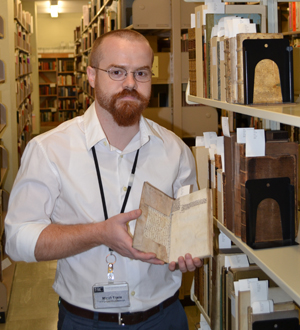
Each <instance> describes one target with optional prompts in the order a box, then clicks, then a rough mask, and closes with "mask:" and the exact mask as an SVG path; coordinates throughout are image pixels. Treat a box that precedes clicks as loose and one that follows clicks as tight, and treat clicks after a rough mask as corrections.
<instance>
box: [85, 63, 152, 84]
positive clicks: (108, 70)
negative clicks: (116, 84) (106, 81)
mask: <svg viewBox="0 0 300 330" xmlns="http://www.w3.org/2000/svg"><path fill="white" fill-rule="evenodd" d="M91 68H93V69H97V70H100V71H103V72H106V73H107V74H108V76H109V78H110V79H111V80H113V81H124V80H125V79H126V77H127V75H128V73H132V74H133V79H134V80H135V81H137V82H140V83H146V82H149V81H151V78H152V76H154V73H153V72H151V71H150V70H149V69H139V70H136V71H127V70H125V69H124V68H120V67H111V68H109V69H107V70H104V69H100V68H97V67H95V66H91ZM113 68H116V69H121V70H124V71H125V76H124V79H120V80H116V79H113V78H112V77H111V76H110V74H109V73H110V72H111V69H113ZM141 70H148V71H149V72H150V73H151V74H150V79H149V80H147V81H139V80H137V79H136V76H135V75H136V72H137V71H141Z"/></svg>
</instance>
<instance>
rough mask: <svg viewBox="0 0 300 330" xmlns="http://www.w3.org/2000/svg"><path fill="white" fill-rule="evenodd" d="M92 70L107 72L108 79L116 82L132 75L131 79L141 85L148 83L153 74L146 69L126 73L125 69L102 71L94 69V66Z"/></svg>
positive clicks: (113, 68)
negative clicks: (129, 74)
mask: <svg viewBox="0 0 300 330" xmlns="http://www.w3.org/2000/svg"><path fill="white" fill-rule="evenodd" d="M92 68H94V69H97V70H100V71H104V72H107V74H108V76H109V78H111V79H112V80H116V81H121V80H125V79H126V77H127V75H128V73H132V74H133V78H134V79H135V80H136V81H138V82H142V83H144V82H148V81H150V80H151V77H152V76H153V73H152V72H151V71H150V70H148V69H141V70H136V71H130V72H127V71H126V70H125V69H122V68H115V67H112V68H110V69H108V70H103V69H100V68H96V67H94V66H92Z"/></svg>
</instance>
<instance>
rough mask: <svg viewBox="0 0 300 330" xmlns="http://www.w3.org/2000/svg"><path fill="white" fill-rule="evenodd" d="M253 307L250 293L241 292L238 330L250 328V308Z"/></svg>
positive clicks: (239, 296)
mask: <svg viewBox="0 0 300 330" xmlns="http://www.w3.org/2000/svg"><path fill="white" fill-rule="evenodd" d="M249 306H251V296H250V291H240V292H239V295H238V329H247V327H248V307H249Z"/></svg>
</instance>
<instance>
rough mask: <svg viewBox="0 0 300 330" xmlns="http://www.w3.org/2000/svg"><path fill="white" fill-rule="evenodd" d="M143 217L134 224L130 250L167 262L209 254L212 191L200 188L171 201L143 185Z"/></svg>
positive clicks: (159, 192)
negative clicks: (146, 253)
mask: <svg viewBox="0 0 300 330" xmlns="http://www.w3.org/2000/svg"><path fill="white" fill-rule="evenodd" d="M140 209H141V210H142V215H141V216H140V218H138V219H137V221H136V226H135V231H134V236H133V247H134V248H136V249H138V250H140V251H143V252H154V253H155V254H156V256H157V258H158V259H161V260H163V261H164V262H166V263H169V262H171V261H177V260H178V257H180V256H184V255H185V254H186V253H190V254H191V255H192V256H193V257H200V258H205V257H209V256H211V255H212V232H213V229H212V228H213V227H212V226H213V225H212V208H211V191H210V190H209V189H206V188H205V189H202V190H199V191H195V192H193V193H191V194H188V195H185V196H181V197H179V198H177V199H173V198H171V197H169V196H167V195H166V194H164V193H163V192H161V191H160V190H158V189H157V188H155V187H153V186H152V185H150V184H149V183H148V182H145V183H144V187H143V191H142V197H141V202H140Z"/></svg>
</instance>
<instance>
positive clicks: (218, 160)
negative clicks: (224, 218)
mask: <svg viewBox="0 0 300 330" xmlns="http://www.w3.org/2000/svg"><path fill="white" fill-rule="evenodd" d="M218 170H222V159H221V155H218V154H215V167H214V173H213V174H214V176H215V178H214V181H215V196H214V203H213V215H214V217H215V218H216V219H218V198H219V193H218V192H219V187H218V185H221V184H222V183H221V182H219V180H218Z"/></svg>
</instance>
